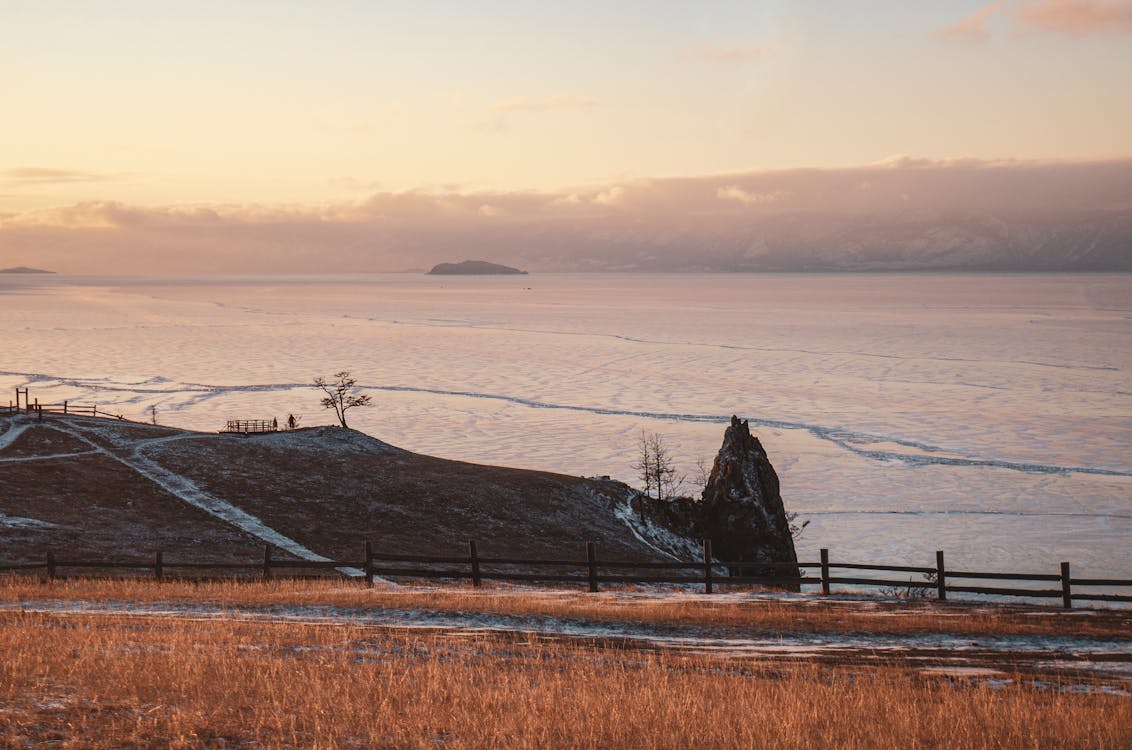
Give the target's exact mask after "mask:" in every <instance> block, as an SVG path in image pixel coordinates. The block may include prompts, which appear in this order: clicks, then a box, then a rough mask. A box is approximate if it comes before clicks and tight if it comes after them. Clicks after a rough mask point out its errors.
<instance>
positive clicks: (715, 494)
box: [634, 416, 799, 591]
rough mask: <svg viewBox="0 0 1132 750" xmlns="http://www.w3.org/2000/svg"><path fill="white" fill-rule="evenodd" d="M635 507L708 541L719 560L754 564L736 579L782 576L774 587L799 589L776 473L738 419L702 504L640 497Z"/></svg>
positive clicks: (737, 570)
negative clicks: (792, 564) (740, 577)
mask: <svg viewBox="0 0 1132 750" xmlns="http://www.w3.org/2000/svg"><path fill="white" fill-rule="evenodd" d="M634 507H635V508H636V509H637V511H638V513H640V514H641V515H642V516H649V517H650V518H651V520H652V521H653V522H655V523H657V524H659V525H661V526H664V527H665V528H667V529H669V530H670V531H673V532H675V533H677V534H679V535H681V536H685V537H690V538H692V539H710V540H711V543H712V554H713V556H714V557H715V559H717V560H723V561H725V562H744V563H747V562H749V563H755V564H752V565H743V566H732V567H731V568H730V572H731V575H733V576H758V577H774V578H780V579H783V580H780V581H778V582H777V583H776V585H779V586H782V587H784V588H788V589H791V590H794V591H797V590H798V588H799V584H798V582H797V580H796V579H797V577H798V569H797V568H796V567H792V566H790V565H789V563H797V562H798V555H797V553H796V552H795V551H794V538H793V535H792V533H791V529H790V518H789V517H788V516H787V514H786V509H785V507H784V506H783V503H782V495H781V494H780V493H779V486H778V474H776V473H775V471H774V467H773V466H771V464H770V460H769V459H768V458H767V455H766V450H764V449H763V446H762V443H760V442H759V439H758V438H756V437H755V436H754V435H752V434H751V430H750V427H749V425H748V424H747V422H745V421H743V420H741V419H739V418H738V417H734V416H733V417H731V425H730V426H729V427H728V428H727V431H726V432H725V433H724V436H723V446H722V447H721V448H720V449H719V454H718V455H717V456H716V458H715V463H714V464H713V465H712V469H711V475H710V476H709V477H708V483H707V486H706V487H705V488H704V491H703V495H702V496H701V499H700V500H694V499H692V498H688V497H684V498H676V499H674V500H671V501H664V500H657V499H655V498H651V497H643V496H640V497H638V498H637V499H636V500H635V502H634ZM757 563H763V564H762V565H759V564H757ZM782 563H787V564H786V565H782Z"/></svg>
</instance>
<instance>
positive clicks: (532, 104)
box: [492, 93, 597, 114]
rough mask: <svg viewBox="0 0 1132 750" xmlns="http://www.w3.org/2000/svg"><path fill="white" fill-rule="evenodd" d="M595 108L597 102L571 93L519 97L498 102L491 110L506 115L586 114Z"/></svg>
mask: <svg viewBox="0 0 1132 750" xmlns="http://www.w3.org/2000/svg"><path fill="white" fill-rule="evenodd" d="M596 106H597V102H595V101H594V100H593V99H590V98H588V97H584V96H580V95H578V94H573V93H565V94H554V95H552V96H545V97H543V98H541V99H528V98H523V97H519V98H516V99H508V100H507V101H505V102H500V103H499V104H496V105H495V107H493V108H492V110H493V111H494V112H497V113H500V114H508V113H512V112H547V111H550V110H566V111H571V110H572V111H576V112H588V111H590V110H591V109H593V108H594V107H596Z"/></svg>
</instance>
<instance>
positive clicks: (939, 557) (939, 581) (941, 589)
mask: <svg viewBox="0 0 1132 750" xmlns="http://www.w3.org/2000/svg"><path fill="white" fill-rule="evenodd" d="M935 596H936V599H939V600H940V601H941V602H942V601H946V600H947V572H946V570H945V569H944V567H943V550H941V549H937V550H936V551H935Z"/></svg>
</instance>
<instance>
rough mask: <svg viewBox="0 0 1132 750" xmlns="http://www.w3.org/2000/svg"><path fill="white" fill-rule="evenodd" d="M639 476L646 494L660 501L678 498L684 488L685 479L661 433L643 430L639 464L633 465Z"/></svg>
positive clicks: (639, 448) (638, 446)
mask: <svg viewBox="0 0 1132 750" xmlns="http://www.w3.org/2000/svg"><path fill="white" fill-rule="evenodd" d="M633 468H634V469H636V470H637V476H639V477H640V478H641V481H642V482H643V483H644V485H645V494H646V495H648V496H649V497H656V498H657V499H658V500H668V499H671V498H673V497H675V496H676V493H677V492H679V491H680V488H681V487H683V486H684V479H685V477H684V476H683V475H681V474H679V473H677V471H676V463H675V461H674V460H673V459H672V454H670V453H669V452H668V447H667V446H665V444H664V438H663V437H661V436H660V434H659V433H656V432H652V433H646V432H645V431H644V430H641V437H640V439H639V441H638V443H637V462H636V463H635V464H633Z"/></svg>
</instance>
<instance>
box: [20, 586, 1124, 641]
mask: <svg viewBox="0 0 1132 750" xmlns="http://www.w3.org/2000/svg"><path fill="white" fill-rule="evenodd" d="M632 593H633V592H610V593H603V594H597V595H594V594H588V593H584V592H580V591H578V590H577V589H573V590H558V591H553V590H537V589H526V588H523V589H503V588H496V589H492V588H484V589H479V590H475V589H472V588H470V587H468V588H438V587H401V586H398V587H382V586H378V587H376V588H374V589H366V588H364V587H363V586H362V585H361V584H358V583H351V582H345V581H336V580H287V579H283V580H276V581H270V582H262V581H246V582H242V583H241V582H231V581H227V582H189V581H166V582H162V583H157V582H154V581H147V580H144V579H69V580H60V581H53V582H48V583H40V582H38V580H37V579H34V578H30V577H9V578H0V602H2V601H9V602H15V601H26V600H32V599H61V600H83V601H122V602H171V603H178V602H182V603H195V604H211V605H217V606H222V607H233V608H236V607H259V606H269V605H289V604H290V605H312V606H315V605H323V606H333V607H341V608H349V609H358V610H366V609H380V608H396V609H414V610H430V611H437V612H465V613H467V612H474V613H484V614H508V615H518V616H548V617H558V618H578V619H586V620H592V621H597V622H617V623H645V624H650V625H694V626H703V627H734V628H743V629H747V630H761V631H792V632H822V633H826V632H855V633H878V634H879V633H885V634H894V635H898V634H911V633H939V632H947V633H955V634H970V635H1077V636H1086V637H1094V638H1119V639H1124V640H1130V641H1132V636H1130V634H1132V611H1129V610H1076V611H1070V612H1064V611H1061V610H1057V609H1052V608H1044V609H1041V608H1034V607H1028V608H1019V607H1006V606H994V605H978V606H975V605H972V604H970V603H966V604H962V603H954V604H944V605H940V604H937V603H935V602H930V601H910V602H907V603H903V602H901V603H891V602H888V603H881V602H866V603H861V602H858V601H844V600H830V599H821V598H818V597H813V598H801V599H798V598H788V599H753V600H746V601H735V600H727V599H726V598H725V597H721V598H720V599H719V600H717V601H708V600H705V599H703V598H697V599H689V598H687V597H681V596H664V595H656V594H651V595H647V596H640V597H635V596H632V595H631V594H632ZM1130 647H1132V646H1130Z"/></svg>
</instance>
